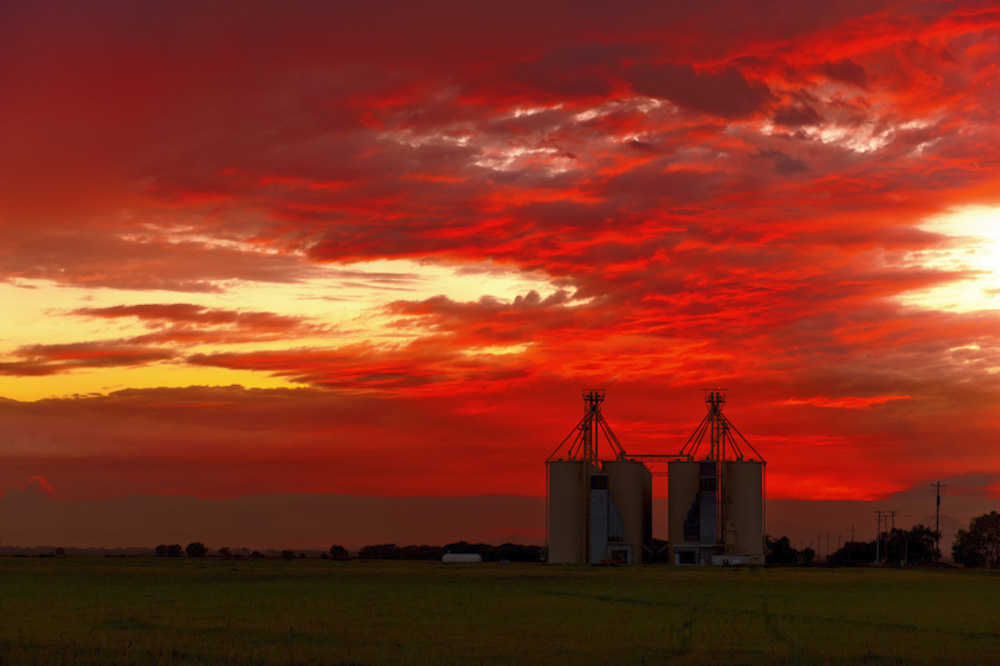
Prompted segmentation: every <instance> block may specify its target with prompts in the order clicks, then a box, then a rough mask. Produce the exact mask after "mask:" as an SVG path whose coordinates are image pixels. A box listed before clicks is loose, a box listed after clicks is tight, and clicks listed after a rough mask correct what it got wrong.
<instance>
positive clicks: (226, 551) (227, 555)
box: [219, 546, 233, 558]
mask: <svg viewBox="0 0 1000 666" xmlns="http://www.w3.org/2000/svg"><path fill="white" fill-rule="evenodd" d="M232 556H233V554H232V553H231V552H230V550H229V546H223V547H222V548H220V549H219V557H225V558H230V557H232Z"/></svg>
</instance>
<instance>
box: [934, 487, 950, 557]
mask: <svg viewBox="0 0 1000 666" xmlns="http://www.w3.org/2000/svg"><path fill="white" fill-rule="evenodd" d="M947 487H948V486H947V485H946V484H943V483H941V482H940V481H938V482H936V483H932V484H931V488H935V489H936V490H937V506H936V508H935V510H934V563H935V564H937V563H938V562H939V561H940V560H941V489H942V488H947Z"/></svg>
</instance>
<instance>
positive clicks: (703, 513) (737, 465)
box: [668, 390, 765, 564]
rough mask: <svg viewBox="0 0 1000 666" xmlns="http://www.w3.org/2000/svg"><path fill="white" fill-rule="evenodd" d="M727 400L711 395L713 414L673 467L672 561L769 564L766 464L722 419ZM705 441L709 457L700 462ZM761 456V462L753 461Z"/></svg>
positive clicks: (708, 398) (715, 392)
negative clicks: (684, 458)
mask: <svg viewBox="0 0 1000 666" xmlns="http://www.w3.org/2000/svg"><path fill="white" fill-rule="evenodd" d="M725 402H726V399H725V394H724V393H723V392H722V391H719V390H711V391H708V392H707V393H706V396H705V404H706V406H707V407H708V414H706V416H705V418H704V419H703V420H702V422H701V424H700V425H699V426H698V427H697V428H696V429H695V432H694V433H693V434H692V435H691V437H690V438H689V439H688V442H687V444H685V445H684V447H683V448H682V449H681V455H683V456H685V457H686V458H687V460H680V461H672V462H670V463H669V468H668V476H669V479H668V481H669V488H668V495H669V498H670V505H669V506H670V521H669V531H670V561H671V562H673V563H674V564H758V563H763V560H764V465H765V463H764V460H763V458H761V457H760V454H758V453H757V451H756V450H755V449H754V448H753V445H751V444H750V442H748V441H747V440H746V438H745V437H743V435H742V434H740V432H739V430H737V429H736V427H735V426H734V425H733V424H732V423H731V422H730V421H729V419H728V418H726V417H725V416H724V415H723V413H722V408H723V405H724V404H725ZM703 441H707V443H708V444H709V447H708V449H709V450H708V455H707V456H705V457H699V455H698V452H699V447H700V446H701V444H702V442H703ZM751 456H755V457H756V458H752V457H751Z"/></svg>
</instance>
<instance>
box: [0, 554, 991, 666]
mask: <svg viewBox="0 0 1000 666" xmlns="http://www.w3.org/2000/svg"><path fill="white" fill-rule="evenodd" d="M998 655H1000V576H998V575H995V574H992V573H986V572H982V573H977V572H957V571H901V570H882V571H879V570H848V569H839V570H823V569H712V570H704V569H678V568H670V567H665V566H655V567H637V568H624V567H623V568H603V567H571V566H545V565H523V564H479V565H444V564H441V563H438V562H412V563H407V562H377V561H353V562H332V561H326V560H296V561H290V562H285V561H233V560H221V559H203V560H193V559H177V560H167V559H153V558H150V559H145V558H136V559H104V558H66V559H40V558H0V664H111V663H114V664H174V663H215V664H386V663H421V664H450V663H454V664H479V663H485V664H526V663H527V664H541V663H549V664H551V663H570V662H573V663H584V664H586V663H593V664H597V663H601V664H625V663H633V664H640V663H651V664H656V663H665V662H668V661H669V662H670V663H681V664H683V663H708V662H716V663H775V662H777V663H838V662H842V663H858V662H873V663H913V662H937V663H941V662H955V663H958V662H979V663H986V662H989V663H996V661H997V659H1000V656H998Z"/></svg>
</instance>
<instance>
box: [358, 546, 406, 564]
mask: <svg viewBox="0 0 1000 666" xmlns="http://www.w3.org/2000/svg"><path fill="white" fill-rule="evenodd" d="M399 556H400V552H399V548H398V547H397V546H396V544H394V543H380V544H376V545H374V546H365V547H364V548H362V549H361V551H360V552H359V553H358V557H359V558H361V559H362V560H398V559H399Z"/></svg>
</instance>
